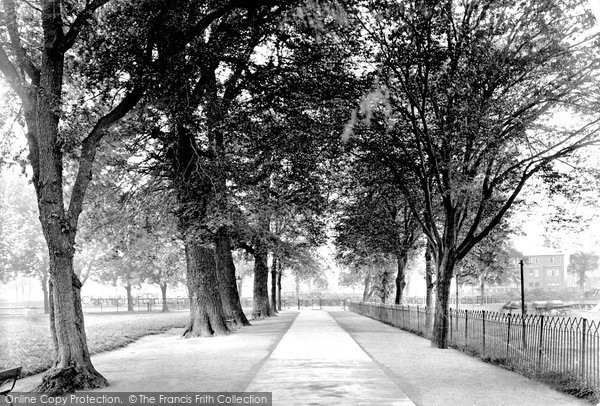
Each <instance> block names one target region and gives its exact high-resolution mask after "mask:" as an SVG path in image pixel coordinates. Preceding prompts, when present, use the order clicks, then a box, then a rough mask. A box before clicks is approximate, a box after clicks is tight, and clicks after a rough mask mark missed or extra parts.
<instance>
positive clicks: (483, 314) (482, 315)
mask: <svg viewBox="0 0 600 406" xmlns="http://www.w3.org/2000/svg"><path fill="white" fill-rule="evenodd" d="M481 323H482V328H483V349H482V350H481V356H482V357H484V356H485V310H482V311H481Z"/></svg>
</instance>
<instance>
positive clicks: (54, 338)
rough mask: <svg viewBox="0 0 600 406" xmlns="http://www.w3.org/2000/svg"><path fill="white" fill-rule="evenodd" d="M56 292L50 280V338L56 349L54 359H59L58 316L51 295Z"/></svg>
mask: <svg viewBox="0 0 600 406" xmlns="http://www.w3.org/2000/svg"><path fill="white" fill-rule="evenodd" d="M53 291H54V285H53V283H52V279H49V280H48V293H49V294H48V305H49V306H50V336H51V337H52V344H53V347H52V348H54V359H56V358H58V352H57V351H58V337H57V336H56V327H55V326H56V315H55V313H54V297H53V295H52V294H51V293H52V292H53Z"/></svg>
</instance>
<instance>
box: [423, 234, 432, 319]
mask: <svg viewBox="0 0 600 406" xmlns="http://www.w3.org/2000/svg"><path fill="white" fill-rule="evenodd" d="M433 268H434V266H433V261H432V258H431V245H430V244H429V243H428V244H427V248H425V289H426V293H425V306H426V307H427V312H426V315H425V327H427V329H429V328H431V322H432V316H433V306H432V303H433V286H434V284H433Z"/></svg>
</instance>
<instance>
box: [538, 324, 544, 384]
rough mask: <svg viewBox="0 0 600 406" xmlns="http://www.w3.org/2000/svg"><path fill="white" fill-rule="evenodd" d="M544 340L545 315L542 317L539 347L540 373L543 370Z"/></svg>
mask: <svg viewBox="0 0 600 406" xmlns="http://www.w3.org/2000/svg"><path fill="white" fill-rule="evenodd" d="M543 340H544V315H543V314H542V315H540V342H539V347H538V365H537V367H538V372H540V371H541V370H542V352H543V351H542V346H543Z"/></svg>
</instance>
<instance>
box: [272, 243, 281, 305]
mask: <svg viewBox="0 0 600 406" xmlns="http://www.w3.org/2000/svg"><path fill="white" fill-rule="evenodd" d="M278 267H279V260H278V259H277V256H276V255H273V263H272V264H271V310H272V311H273V314H277V268H278Z"/></svg>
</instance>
